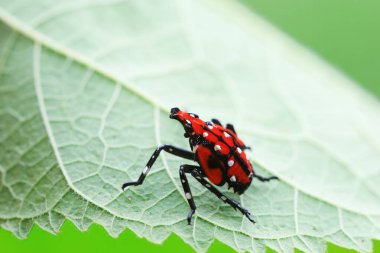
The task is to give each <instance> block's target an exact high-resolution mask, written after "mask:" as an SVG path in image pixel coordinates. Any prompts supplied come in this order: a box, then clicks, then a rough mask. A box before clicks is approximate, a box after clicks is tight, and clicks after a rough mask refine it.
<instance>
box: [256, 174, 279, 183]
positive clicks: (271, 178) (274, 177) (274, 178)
mask: <svg viewBox="0 0 380 253" xmlns="http://www.w3.org/2000/svg"><path fill="white" fill-rule="evenodd" d="M253 176H254V177H255V178H257V179H258V180H259V181H261V182H268V181H271V180H279V179H278V177H276V176H271V177H263V176H260V175H256V174H255V175H253Z"/></svg>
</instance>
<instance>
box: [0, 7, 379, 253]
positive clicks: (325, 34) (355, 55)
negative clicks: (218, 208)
mask: <svg viewBox="0 0 380 253" xmlns="http://www.w3.org/2000/svg"><path fill="white" fill-rule="evenodd" d="M240 1H241V2H242V3H243V4H245V5H246V6H247V7H248V8H250V9H251V10H252V11H254V12H256V13H258V14H259V15H261V16H262V17H264V18H265V19H267V20H268V21H270V22H271V23H273V24H274V25H275V26H277V27H278V28H279V29H281V30H283V31H284V32H286V33H287V34H289V35H290V36H292V37H293V38H294V39H295V40H297V41H299V42H300V43H302V44H303V45H304V46H306V47H308V48H310V49H311V50H313V51H314V52H316V53H317V54H319V55H320V56H321V57H322V58H324V59H325V60H326V61H328V62H329V63H330V64H332V65H334V66H335V67H336V68H338V69H340V70H341V71H342V72H344V73H345V74H346V75H348V76H349V77H350V78H351V79H353V80H355V81H357V83H358V85H361V86H362V87H364V88H366V89H367V90H368V91H369V92H371V93H372V94H373V95H375V96H377V97H378V98H380V1H378V0H366V1H358V0H334V1H329V0H318V1H317V0H313V1H311V0H277V1H273V0H254V1H253V0H240ZM136 251H141V252H159V253H160V252H181V253H193V252H194V251H193V250H192V248H190V247H189V246H188V245H186V244H185V243H184V242H182V240H181V239H179V238H178V237H177V236H175V235H172V236H170V237H169V239H168V240H166V241H165V242H164V244H163V245H156V244H152V243H150V242H148V241H147V240H145V239H141V238H138V237H137V236H136V235H135V234H134V233H132V232H131V231H125V232H124V233H123V234H122V235H121V236H120V237H119V238H117V239H114V238H111V237H110V236H108V235H107V233H106V232H105V230H104V229H103V228H101V227H100V226H97V225H93V226H92V227H91V228H90V229H89V231H88V232H85V233H82V232H80V231H79V230H78V229H76V228H75V227H74V225H73V224H72V223H70V222H66V223H65V224H64V226H63V227H62V230H61V233H60V234H59V235H58V236H55V235H52V234H49V233H48V232H45V231H43V230H41V229H40V228H38V227H34V228H33V230H32V232H31V233H30V236H29V238H28V239H26V240H18V239H16V238H15V237H14V236H13V235H12V234H11V233H9V232H7V231H4V230H2V229H0V252H1V253H8V252H10V253H13V252H39V253H45V252H46V253H47V252H49V253H50V252H55V253H60V252H62V253H67V252H81V253H90V252H91V253H93V252H97V253H103V252H136ZM268 251H270V250H268ZM208 252H209V253H229V252H231V253H232V252H234V251H233V250H232V249H230V248H229V247H227V246H225V245H223V244H222V243H220V242H215V243H214V244H213V245H212V246H211V248H210V249H209V251H208ZM328 252H330V253H343V252H354V251H351V250H347V249H342V248H339V247H337V246H334V245H331V244H329V245H328ZM374 252H379V253H380V241H375V243H374Z"/></svg>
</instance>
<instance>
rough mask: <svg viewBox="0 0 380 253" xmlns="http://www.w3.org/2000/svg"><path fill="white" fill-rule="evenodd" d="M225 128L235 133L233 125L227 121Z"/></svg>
mask: <svg viewBox="0 0 380 253" xmlns="http://www.w3.org/2000/svg"><path fill="white" fill-rule="evenodd" d="M226 128H227V129H229V130H231V131H232V132H233V133H234V134H236V131H235V128H234V125H232V124H230V123H227V125H226Z"/></svg>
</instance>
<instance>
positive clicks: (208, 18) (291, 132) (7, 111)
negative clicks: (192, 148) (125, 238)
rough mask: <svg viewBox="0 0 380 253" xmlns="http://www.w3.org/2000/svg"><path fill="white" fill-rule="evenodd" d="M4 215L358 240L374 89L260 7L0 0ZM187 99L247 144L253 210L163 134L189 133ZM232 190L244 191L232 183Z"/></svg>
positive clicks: (372, 229) (369, 189)
mask: <svg viewBox="0 0 380 253" xmlns="http://www.w3.org/2000/svg"><path fill="white" fill-rule="evenodd" d="M0 6H1V7H0V17H1V20H2V21H1V24H0V35H1V36H0V83H1V85H0V140H1V141H0V143H1V144H0V172H1V173H0V225H1V226H2V227H3V228H5V229H8V230H10V231H12V232H13V233H15V234H16V235H17V236H18V237H26V236H27V234H28V233H29V231H30V229H31V227H32V226H33V224H34V223H36V224H38V225H39V226H41V227H42V228H44V229H46V230H48V231H51V232H57V231H58V230H59V228H60V226H61V224H62V223H63V221H64V220H65V219H66V218H67V219H69V220H71V221H73V222H74V223H75V224H76V225H77V226H78V228H79V229H82V230H85V229H87V228H88V227H89V226H90V225H91V224H92V223H99V224H101V225H103V226H104V227H105V228H106V229H107V231H108V232H109V233H110V234H111V235H112V236H117V235H119V234H120V233H121V232H122V231H123V230H124V229H125V228H126V227H128V228H129V229H131V230H133V231H134V232H136V233H137V234H138V235H140V236H144V237H147V238H148V239H149V240H151V241H153V242H162V241H163V240H164V239H165V238H167V236H168V235H169V234H170V233H172V232H174V233H176V234H178V235H179V236H180V237H181V238H182V239H183V240H184V241H186V242H187V243H189V244H190V245H192V246H193V247H194V248H195V249H196V250H197V251H200V252H203V251H205V250H206V249H207V248H208V247H209V245H210V244H211V243H212V241H213V240H214V239H218V240H220V241H222V242H224V243H226V244H228V245H230V246H231V247H233V248H234V249H236V250H240V251H244V250H248V251H255V252H259V251H260V252H261V251H264V250H265V246H269V247H271V248H273V249H275V250H276V251H279V252H293V248H299V249H301V250H304V251H306V252H323V251H324V250H325V242H326V241H330V242H333V243H335V244H338V245H341V246H343V247H348V248H353V249H356V250H359V251H362V252H368V251H371V241H370V240H371V238H380V231H379V230H380V189H379V187H377V184H378V182H379V180H380V168H379V164H380V155H379V153H380V135H379V131H378V126H379V125H380V111H379V103H378V101H376V100H374V99H373V98H372V97H370V96H369V95H368V94H366V93H364V92H363V91H361V90H360V89H358V88H356V87H355V86H354V85H353V84H352V82H351V81H350V80H348V79H346V78H345V77H344V76H342V75H340V74H339V73H337V72H336V71H335V70H333V69H331V67H329V66H326V65H325V64H324V63H323V62H321V61H320V60H319V59H318V58H316V57H315V56H314V55H312V54H310V53H309V52H308V51H307V50H305V49H303V48H301V47H300V46H299V45H297V44H295V43H294V42H292V41H291V40H289V39H288V38H287V37H286V36H285V35H283V34H281V33H280V32H278V31H277V30H275V29H273V28H272V27H271V26H269V25H268V24H266V23H265V22H263V21H262V20H261V19H260V18H258V17H256V16H254V15H253V14H250V13H248V12H247V11H246V10H244V9H243V8H242V7H240V6H238V5H236V4H234V3H232V2H229V1H211V0H209V1H195V2H191V3H190V2H188V1H160V3H159V4H158V2H157V3H155V2H153V3H152V2H151V1H141V0H139V1H121V0H116V1H86V0H80V1H65V2H60V1H41V0H39V1H35V3H34V4H33V6H31V5H30V3H29V2H28V1H25V0H18V1H0ZM172 106H178V107H181V108H184V109H187V110H190V111H193V112H197V113H198V114H199V115H201V117H202V118H205V119H207V118H211V117H218V118H219V119H220V120H222V122H227V121H228V122H233V123H234V125H235V128H236V129H237V131H238V134H239V135H240V136H242V138H243V139H244V140H245V141H246V143H247V144H249V145H250V146H253V152H252V154H251V156H252V160H253V161H254V163H255V168H256V169H257V171H259V172H260V173H262V174H275V175H277V176H279V177H280V178H281V181H280V182H271V183H268V184H262V183H259V182H254V184H253V186H251V187H250V189H249V190H248V191H247V193H246V194H244V195H243V196H241V197H240V201H241V202H242V204H243V206H245V207H246V208H248V209H249V210H250V211H251V213H253V214H254V218H255V219H256V221H257V224H256V225H255V226H253V225H252V224H251V223H249V221H248V220H247V219H245V218H243V217H242V215H241V214H240V213H237V212H235V211H234V210H232V209H231V208H230V207H229V206H226V205H225V204H223V203H221V202H220V201H219V200H218V199H216V198H215V197H214V196H212V195H211V194H210V193H209V192H207V191H206V190H205V189H203V188H202V187H201V186H200V185H199V184H197V183H196V181H195V180H192V179H190V183H191V187H192V191H193V193H194V195H195V201H196V204H197V207H198V209H197V215H196V217H195V219H194V222H193V225H192V226H187V225H186V214H187V212H188V209H189V207H188V205H187V202H186V199H185V197H184V196H183V193H182V189H181V185H180V181H179V179H178V178H179V177H178V167H179V165H180V164H182V163H184V162H183V161H181V160H179V159H177V158H175V157H173V156H170V155H168V154H162V155H161V158H160V159H158V160H157V163H156V164H155V166H154V169H153V170H152V172H151V174H150V175H149V176H148V178H147V180H146V181H145V182H144V184H143V185H141V186H139V187H133V188H129V189H128V190H126V191H125V192H122V191H121V189H120V186H121V185H122V183H124V182H125V181H129V180H134V179H136V178H137V177H138V175H139V174H140V172H141V171H142V169H143V168H144V166H145V163H146V162H147V160H148V159H149V156H150V154H151V152H152V151H153V150H154V149H155V148H156V147H157V146H158V145H160V144H162V143H170V144H174V145H177V146H180V147H186V146H188V144H187V143H186V140H185V139H184V138H183V130H182V129H181V127H180V126H179V125H178V124H177V123H175V122H173V121H171V120H170V119H169V118H168V109H169V108H170V107H172ZM234 198H237V197H236V196H234Z"/></svg>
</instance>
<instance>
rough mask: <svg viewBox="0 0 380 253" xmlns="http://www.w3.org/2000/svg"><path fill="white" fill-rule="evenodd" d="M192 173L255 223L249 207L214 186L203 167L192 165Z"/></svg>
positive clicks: (211, 190)
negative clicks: (207, 178)
mask: <svg viewBox="0 0 380 253" xmlns="http://www.w3.org/2000/svg"><path fill="white" fill-rule="evenodd" d="M191 167H192V168H191V175H192V176H193V177H195V179H196V180H198V182H199V183H201V184H202V185H203V186H204V187H206V188H207V189H208V190H209V191H210V192H212V193H214V194H215V195H216V196H217V197H218V198H219V199H221V200H222V201H223V202H224V203H227V204H229V205H230V206H231V207H233V208H234V209H235V210H236V209H238V210H239V211H240V212H241V213H242V214H243V215H245V217H247V218H248V220H250V221H251V222H252V223H255V221H254V220H253V219H252V218H251V216H250V215H251V214H250V213H249V211H248V210H247V209H245V208H244V207H242V206H241V205H240V203H239V202H237V201H236V200H233V199H231V198H229V197H228V196H226V195H224V194H223V193H221V192H220V191H219V190H218V189H216V188H215V187H214V186H212V185H211V184H210V183H209V182H207V181H206V180H205V179H204V176H203V174H202V171H201V168H200V167H199V166H191Z"/></svg>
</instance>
